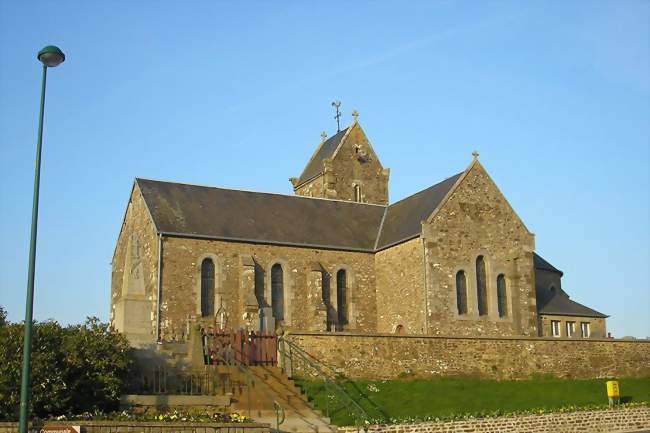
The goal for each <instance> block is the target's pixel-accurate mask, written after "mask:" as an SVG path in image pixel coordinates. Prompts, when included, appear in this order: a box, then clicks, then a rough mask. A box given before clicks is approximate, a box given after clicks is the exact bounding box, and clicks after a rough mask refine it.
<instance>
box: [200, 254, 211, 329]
mask: <svg viewBox="0 0 650 433" xmlns="http://www.w3.org/2000/svg"><path fill="white" fill-rule="evenodd" d="M213 315H214V262H213V261H212V259H203V262H201V316H203V317H209V316H213Z"/></svg>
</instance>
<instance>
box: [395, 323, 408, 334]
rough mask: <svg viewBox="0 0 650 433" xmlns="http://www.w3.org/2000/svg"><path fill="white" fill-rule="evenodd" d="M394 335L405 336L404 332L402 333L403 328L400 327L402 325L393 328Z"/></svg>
mask: <svg viewBox="0 0 650 433" xmlns="http://www.w3.org/2000/svg"><path fill="white" fill-rule="evenodd" d="M395 334H397V335H404V334H406V332H405V331H404V326H402V325H397V326H396V327H395Z"/></svg>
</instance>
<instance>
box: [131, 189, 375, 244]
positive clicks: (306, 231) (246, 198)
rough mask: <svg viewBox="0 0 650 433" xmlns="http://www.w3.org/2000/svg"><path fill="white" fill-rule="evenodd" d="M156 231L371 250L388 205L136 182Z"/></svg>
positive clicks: (204, 236) (192, 235)
mask: <svg viewBox="0 0 650 433" xmlns="http://www.w3.org/2000/svg"><path fill="white" fill-rule="evenodd" d="M136 182H137V184H138V185H139V186H140V190H141V191H142V196H143V197H144V200H145V203H146V204H147V207H148V209H149V212H150V213H151V216H152V218H153V221H154V224H155V225H156V228H157V230H158V231H160V232H162V233H165V234H176V235H184V236H189V237H203V238H214V239H225V240H239V241H248V242H252V241H254V242H260V243H275V244H284V245H301V246H313V247H320V248H332V249H343V250H350V251H355V250H361V251H371V250H373V249H374V245H375V241H376V238H377V230H378V227H379V225H380V223H381V219H382V217H383V215H384V211H385V206H377V205H372V204H363V203H352V202H346V201H340V200H323V199H314V198H309V197H301V196H289V195H281V194H268V193H260V192H249V191H240V190H233V189H223V188H213V187H205V186H197V185H187V184H180V183H172V182H161V181H154V180H146V179H136Z"/></svg>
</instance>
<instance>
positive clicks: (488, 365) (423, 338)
mask: <svg viewBox="0 0 650 433" xmlns="http://www.w3.org/2000/svg"><path fill="white" fill-rule="evenodd" d="M288 338H289V339H290V340H291V341H293V342H294V343H296V344H297V345H299V346H300V347H302V348H303V349H304V350H305V351H306V352H307V353H309V354H310V355H312V356H314V357H316V358H317V359H318V360H319V361H321V362H322V363H323V364H325V365H328V366H330V367H333V368H335V369H336V370H337V371H339V372H340V373H342V374H344V375H345V376H347V377H349V378H355V379H395V378H398V377H412V378H417V377H451V376H458V377H477V378H484V379H528V378H531V377H533V376H535V375H550V376H554V377H560V378H577V379H595V378H605V377H648V376H650V341H644V340H636V341H635V340H581V339H566V338H540V337H438V336H430V335H402V336H400V335H390V334H383V335H382V334H375V335H367V334H365V335H364V334H355V333H337V334H328V335H322V334H320V335H319V334H312V333H306V332H303V333H293V334H290V335H289V336H288ZM294 366H295V367H294V368H299V363H298V362H296V363H294ZM294 373H295V374H296V375H298V376H299V375H300V371H299V370H295V371H294Z"/></svg>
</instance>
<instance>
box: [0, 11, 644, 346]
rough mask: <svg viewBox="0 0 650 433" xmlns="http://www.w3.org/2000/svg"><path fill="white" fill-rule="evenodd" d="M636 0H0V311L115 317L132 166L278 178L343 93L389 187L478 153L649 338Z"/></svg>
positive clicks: (594, 298)
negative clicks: (115, 256)
mask: <svg viewBox="0 0 650 433" xmlns="http://www.w3.org/2000/svg"><path fill="white" fill-rule="evenodd" d="M649 22H650V2H647V1H641V2H635V1H625V2H616V1H609V2H605V1H598V2H593V1H569V2H553V1H548V2H535V1H526V2H523V1H513V2H508V1H500V2H489V1H485V2H469V1H467V2H448V1H438V2H436V1H423V2H417V1H412V2H408V3H402V2H399V3H398V2H364V1H355V2H338V1H328V2H324V1H323V2H280V1H277V2H248V3H245V2H214V1H206V2H200V1H194V2H170V1H163V2H144V1H143V2H127V1H118V2H84V1H76V2H70V1H57V2H19V1H3V2H0V42H1V45H0V240H1V242H0V305H3V306H5V308H7V309H8V312H9V318H10V319H11V320H20V319H21V318H22V317H23V316H24V299H25V287H26V280H27V253H28V243H29V224H30V215H31V200H32V187H33V163H34V154H35V141H36V127H37V115H38V98H39V91H40V73H41V70H40V67H39V66H40V64H39V63H38V62H37V60H36V58H35V55H36V52H37V51H38V50H39V49H40V48H41V47H42V46H44V45H47V44H56V45H59V46H60V47H61V48H62V49H63V50H64V51H65V52H66V54H67V61H66V62H65V63H64V64H63V65H62V66H60V67H58V68H56V69H53V70H51V71H50V74H49V76H48V90H47V102H46V120H45V138H44V159H43V167H42V170H43V171H42V188H41V208H40V220H39V238H38V254H37V275H36V295H35V318H37V319H39V320H41V319H46V318H55V319H57V320H59V321H61V322H63V323H70V322H79V321H82V320H83V319H84V317H85V316H87V315H97V316H99V317H100V318H102V319H105V320H106V319H107V318H108V311H109V290H110V261H111V256H112V253H113V248H114V244H115V240H116V237H117V234H118V230H119V227H120V224H121V220H122V216H123V213H124V208H125V205H126V201H127V198H128V194H129V190H130V187H131V183H132V181H133V178H134V177H136V176H139V177H147V178H154V179H164V180H175V181H182V182H187V183H199V184H207V185H215V186H222V187H232V188H243V189H251V190H260V191H270V192H282V193H290V192H291V188H290V184H289V181H288V178H289V177H291V176H298V175H299V174H300V172H301V170H302V168H303V165H304V164H305V163H306V161H307V159H308V158H309V156H310V155H311V154H312V152H313V150H314V148H315V146H316V145H317V144H318V141H319V134H320V132H321V131H322V130H327V131H328V132H329V133H330V135H331V134H332V133H333V132H335V128H336V125H335V122H334V120H333V118H332V114H333V113H332V107H331V106H330V103H331V101H332V100H334V99H340V100H341V101H342V102H343V106H342V109H343V112H344V116H343V120H344V123H347V122H349V121H350V112H351V111H352V110H353V109H357V110H358V111H359V112H360V116H359V121H360V122H361V124H362V125H363V127H364V129H365V131H366V132H367V134H368V136H369V138H370V140H371V142H372V144H373V147H374V148H375V150H376V151H377V153H378V154H379V157H380V159H381V161H382V163H383V164H384V166H386V167H390V168H391V182H390V198H391V201H396V200H398V199H400V198H403V197H405V196H407V195H409V194H411V193H413V192H416V191H418V190H420V189H422V188H425V187H427V186H429V185H431V184H432V183H435V182H437V181H439V180H441V179H443V178H445V177H448V176H450V175H452V174H454V173H457V172H458V171H461V170H462V169H464V168H465V167H466V165H467V164H468V163H469V162H470V160H471V152H472V150H474V149H476V150H478V151H479V152H480V160H481V162H482V163H483V165H484V166H485V167H486V169H487V170H488V171H489V173H490V174H491V176H492V177H493V179H494V180H495V181H496V182H497V184H498V185H499V187H500V188H501V190H502V192H503V193H504V194H505V195H506V197H507V198H508V200H509V201H510V203H511V204H512V206H513V207H514V208H515V210H516V211H517V212H518V214H519V215H520V216H521V218H522V219H523V220H524V222H525V223H526V225H527V226H528V228H529V229H530V230H531V231H532V232H534V233H535V234H536V245H537V251H538V252H539V253H541V254H542V255H543V256H544V257H545V258H547V259H548V260H549V261H551V262H552V263H553V264H554V265H556V266H557V267H558V268H560V269H562V270H563V271H564V272H565V276H564V279H563V287H564V288H565V289H566V290H567V291H568V292H569V293H570V294H571V296H572V298H573V299H575V300H577V301H579V302H583V303H586V304H587V305H588V306H590V307H592V308H595V309H597V310H600V311H602V312H605V313H607V314H610V315H611V316H612V317H611V318H610V319H609V322H608V325H609V330H610V331H612V332H613V334H614V335H615V336H619V337H620V336H624V335H635V336H638V337H645V336H650V296H649V295H650V283H649V282H650V271H649V268H650V267H649V265H648V263H650V233H649V220H650V215H649V214H650V193H649V189H648V188H649V186H650V176H649V171H648V165H649V163H650V156H649V148H650V126H649V123H650V121H649V119H650V53H649V52H650V42H649V41H650V30H649V27H648V26H649V24H648V23H649Z"/></svg>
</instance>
